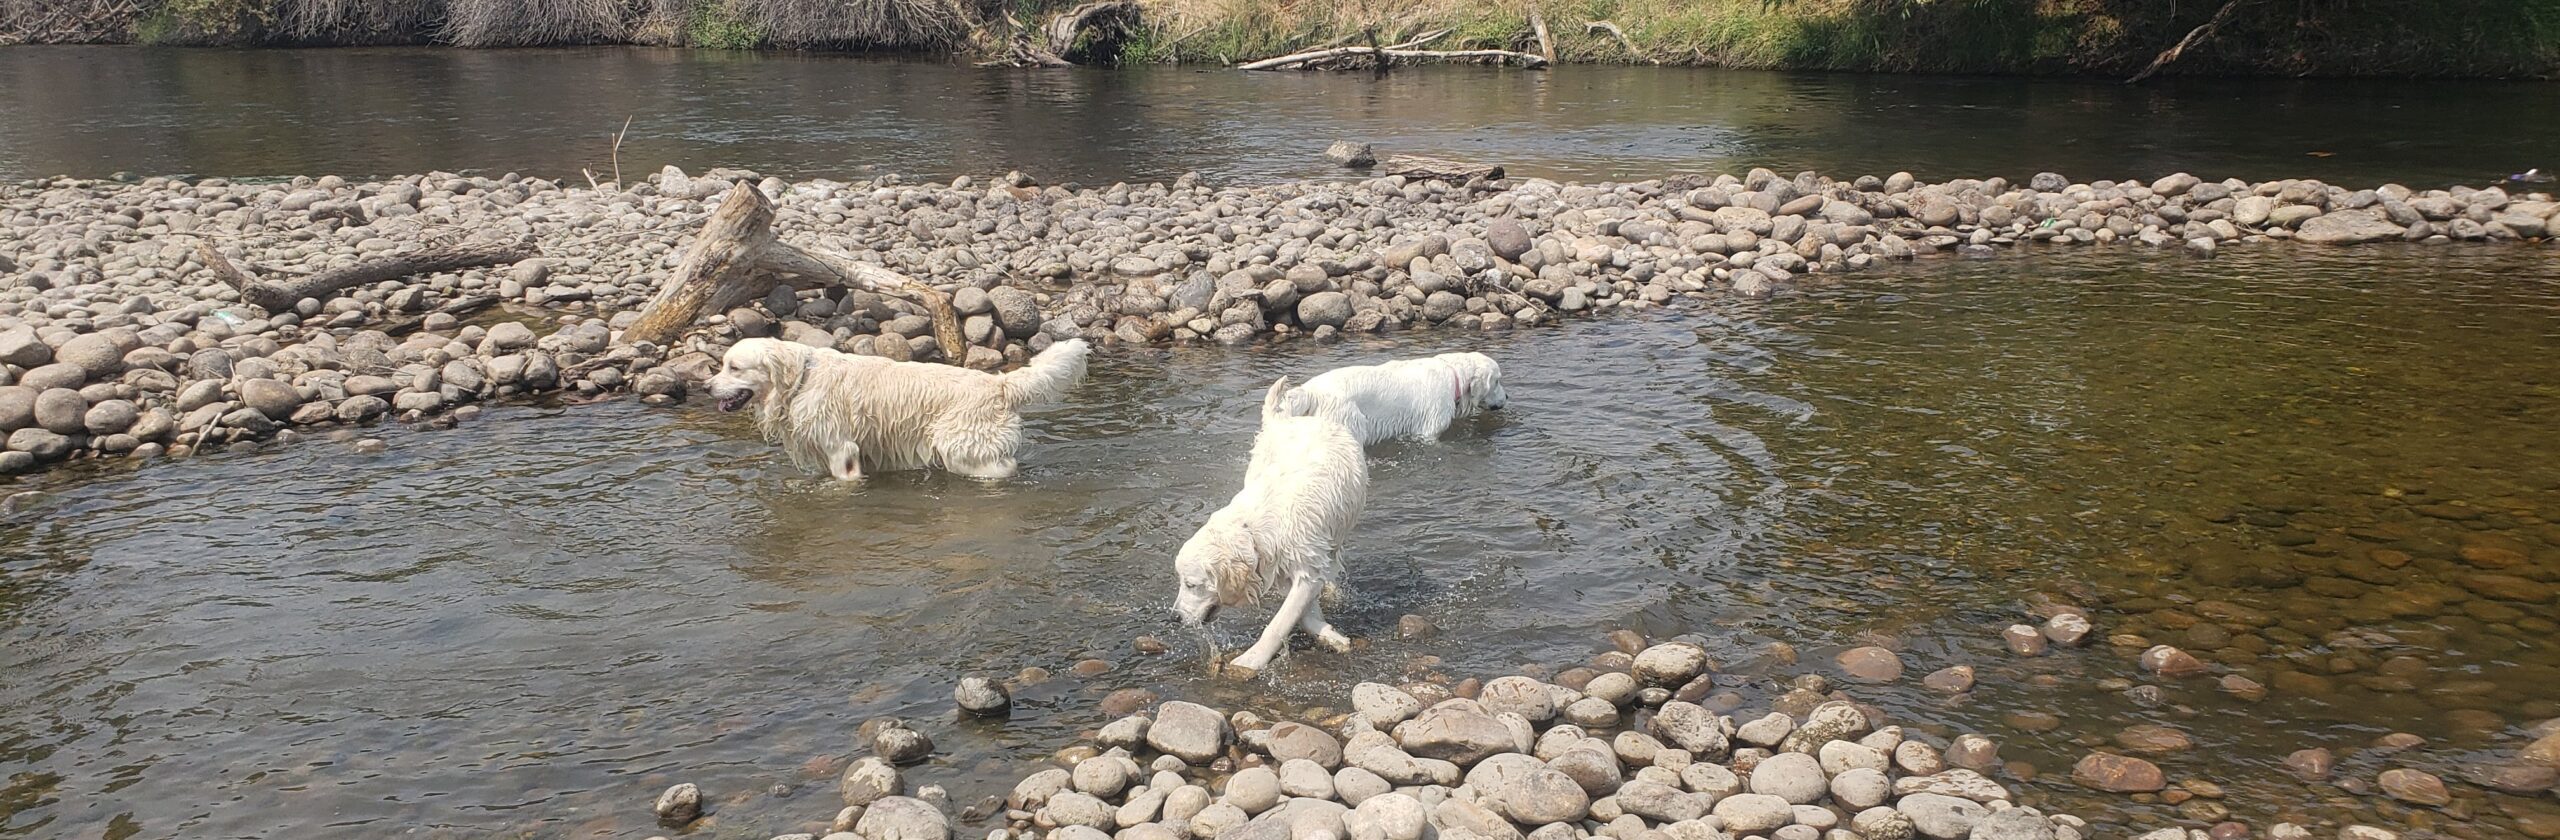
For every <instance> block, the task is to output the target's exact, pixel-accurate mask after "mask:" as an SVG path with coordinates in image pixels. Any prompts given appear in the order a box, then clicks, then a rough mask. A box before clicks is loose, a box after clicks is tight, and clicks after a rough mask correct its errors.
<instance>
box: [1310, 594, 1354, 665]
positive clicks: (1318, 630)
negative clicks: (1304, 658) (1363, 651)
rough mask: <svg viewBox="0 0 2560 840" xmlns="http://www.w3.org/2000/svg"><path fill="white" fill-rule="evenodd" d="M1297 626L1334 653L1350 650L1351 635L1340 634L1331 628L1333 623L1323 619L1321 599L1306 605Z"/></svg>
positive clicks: (1340, 632)
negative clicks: (1305, 611)
mask: <svg viewBox="0 0 2560 840" xmlns="http://www.w3.org/2000/svg"><path fill="white" fill-rule="evenodd" d="M1298 627H1299V629H1302V630H1305V631H1307V635H1310V636H1314V637H1316V642H1317V643H1318V644H1322V645H1324V646H1325V647H1326V648H1328V649H1331V650H1332V651H1333V652H1335V653H1349V652H1351V637H1349V636H1345V635H1342V631H1340V630H1336V629H1333V625H1332V624H1330V623H1327V622H1326V621H1325V620H1324V603H1323V599H1317V601H1316V603H1311V604H1308V605H1307V614H1306V616H1305V617H1302V618H1300V619H1298Z"/></svg>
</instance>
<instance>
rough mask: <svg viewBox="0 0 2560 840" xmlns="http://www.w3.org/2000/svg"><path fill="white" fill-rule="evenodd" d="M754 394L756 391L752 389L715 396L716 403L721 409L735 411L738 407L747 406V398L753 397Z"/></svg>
mask: <svg viewBox="0 0 2560 840" xmlns="http://www.w3.org/2000/svg"><path fill="white" fill-rule="evenodd" d="M755 395H756V392H754V391H739V392H737V393H734V394H730V395H727V396H723V397H717V398H716V399H717V400H718V402H717V405H718V407H719V409H720V410H721V411H736V410H738V409H741V408H745V407H746V406H747V400H749V399H752V398H754V397H755Z"/></svg>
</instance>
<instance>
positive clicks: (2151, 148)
mask: <svg viewBox="0 0 2560 840" xmlns="http://www.w3.org/2000/svg"><path fill="white" fill-rule="evenodd" d="M626 119H627V120H629V124H630V131H629V133H628V134H627V136H626V138H625V142H624V144H623V146H622V149H621V156H622V163H623V168H624V171H625V174H626V175H627V176H629V177H638V176H640V175H643V174H646V173H650V172H655V171H657V168H658V167H659V166H661V165H663V164H667V163H675V164H677V165H680V166H683V167H684V168H685V169H687V170H689V171H693V172H700V171H702V170H704V169H707V168H710V167H714V166H744V167H749V168H753V169H756V170H758V171H762V172H766V173H769V174H776V175H782V176H784V177H790V178H802V177H834V178H848V177H861V176H862V175H864V174H866V173H869V172H874V171H881V172H897V173H902V174H907V175H922V176H932V177H940V178H948V177H951V176H953V175H975V176H980V177H984V176H987V175H995V174H1001V173H1003V172H1005V171H1006V170H1009V169H1020V170H1022V171H1024V172H1027V173H1030V174H1031V175H1033V176H1035V177H1038V178H1041V179H1044V180H1046V181H1049V182H1052V183H1054V182H1061V181H1082V182H1085V183H1088V184H1107V183H1110V182H1112V181H1118V180H1127V181H1140V180H1170V179H1172V178H1173V177H1174V176H1176V175H1179V174H1181V173H1183V172H1184V171H1187V170H1197V171H1199V172H1200V173H1202V174H1203V175H1206V176H1208V177H1209V178H1210V179H1211V182H1212V183H1223V182H1234V181H1247V182H1258V181H1267V180H1271V179H1275V178H1298V177H1328V176H1334V175H1338V174H1340V172H1341V170H1339V169H1335V168H1332V167H1331V166H1330V165H1329V164H1327V163H1326V162H1325V161H1324V160H1323V159H1322V158H1321V157H1319V156H1318V152H1320V151H1321V150H1322V149H1323V148H1324V146H1325V145H1326V144H1327V143H1330V142H1332V141H1333V140H1335V139H1339V138H1348V139H1355V140H1364V141H1372V142H1375V143H1377V144H1378V145H1379V147H1380V148H1381V149H1384V150H1387V151H1402V152H1422V153H1428V154H1439V155H1448V156H1458V157H1466V158H1473V159H1478V160H1484V161H1487V162H1492V163H1500V164H1504V165H1507V166H1509V167H1511V168H1512V170H1513V171H1515V172H1518V173H1521V174H1527V175H1540V176H1548V177H1557V178H1571V179H1576V180H1584V181H1590V180H1600V179H1620V180H1631V179H1641V178H1656V177H1661V176H1663V175H1666V174H1673V173H1678V172H1719V171H1727V170H1731V171H1734V172H1737V173H1739V172H1741V171H1744V170H1747V169H1749V168H1750V167H1754V166H1766V167H1769V168H1771V169H1775V170H1777V171H1779V172H1781V173H1784V174H1794V173H1795V172H1797V171H1799V170H1804V169H1815V170H1820V171H1822V172H1824V173H1826V174H1832V175H1838V176H1842V177H1854V176H1857V175H1879V176H1881V175H1886V174H1889V173H1892V172H1894V171H1895V170H1910V171H1911V172H1912V173H1914V174H1916V175H1919V176H1920V177H1921V178H1923V179H1926V180H1941V179H1947V178H1986V177H1990V176H1993V175H2002V176H2007V177H2008V178H2010V179H2011V180H2013V181H2021V182H2023V181H2024V180H2025V179H2026V178H2027V177H2028V176H2029V175H2033V174H2035V173H2036V172H2038V171H2040V170H2052V171H2057V172H2061V173H2063V174H2065V175H2068V176H2071V177H2072V178H2074V179H2075V180H2079V181H2092V180H2098V179H2116V180H2121V179H2125V178H2142V179H2145V180H2148V179H2151V178H2157V177H2159V176H2161V175H2165V174H2168V173H2170V172H2174V171H2177V170H2181V169H2184V170H2190V171H2193V172H2194V173H2196V174H2197V175H2200V176H2203V177H2205V178H2208V179H2220V178H2226V177H2238V178H2247V179H2250V180H2270V179H2277V178H2322V179H2327V180H2328V181H2330V182H2331V183H2336V184H2343V185H2350V186H2353V187H2369V186H2377V185H2379V184H2381V183H2383V182H2385V181H2400V182H2403V183H2406V184H2409V185H2411V186H2416V187H2439V186H2445V185H2449V184H2454V183H2464V184H2474V185H2477V184H2482V183H2485V182H2486V181H2488V180H2489V179H2494V178H2500V177H2504V176H2505V175H2507V174H2508V173H2514V172H2522V171H2524V170H2525V169H2527V168H2530V167H2540V168H2541V169H2543V170H2544V171H2553V170H2560V157H2556V155H2560V84H2555V83H2552V82H2512V83H2510V82H2481V81H2464V82H2454V83H2444V82H2434V81H2424V82H2395V81H2378V80H2377V81H2336V80H2316V81H2306V80H2284V79H2252V80H2246V81H2234V80H2227V79H2173V80H2166V81H2164V82H2162V83H2158V84H2153V85H2147V86H2143V87H2128V86H2126V85H2123V84H2120V83H2118V82H2117V81H2116V80H2112V79H2018V78H2006V77H1955V76H1902V75H1884V74H1848V73H1775V72H1756V71H1731V70H1701V69H1680V68H1661V67H1566V68H1561V69H1557V70H1554V71H1547V72H1539V71H1521V70H1512V71H1503V70H1493V69H1476V68H1445V67H1444V68H1417V69H1411V70H1399V71H1397V72H1395V73H1394V74H1391V75H1389V76H1387V77H1386V78H1385V79H1376V78H1372V77H1371V76H1370V75H1369V74H1366V73H1245V72H1239V71H1234V70H1225V69H1218V68H1213V67H1184V68H1164V67H1144V68H1131V69H1123V70H1105V69H1080V70H1069V71H1047V70H1036V71H1035V70H1011V69H983V68H975V67H968V66H957V65H950V64H939V63H933V62H917V61H896V62H891V61H879V60H872V59H863V58H856V57H848V56H840V55H804V54H790V53H781V54H764V55H758V54H746V53H721V52H709V51H686V50H657V49H640V48H628V47H601V48H592V49H536V50H484V51H473V50H451V49H435V48H394V49H324V50H214V49H155V48H143V47H11V48H7V49H0V178H9V179H19V178H30V177H39V176H47V175H56V174H73V175H81V176H86V177H104V176H106V175H108V174H110V173H113V172H117V171H130V172H135V173H139V174H143V175H156V174H172V173H199V174H204V175H221V176H226V177H256V176H264V177H286V176H294V175H311V176H319V175H328V174H336V175H346V176H349V177H355V176H383V175H408V174H414V173H418V172H424V171H428V170H434V169H444V170H461V169H473V170H486V171H489V172H492V173H499V172H506V171H509V170H514V171H521V172H524V173H526V174H530V175H540V176H544V177H551V178H566V179H569V180H571V181H576V182H581V183H583V182H584V180H585V179H584V178H583V177H582V176H581V175H580V170H581V169H592V170H593V171H595V172H597V173H600V174H599V176H598V177H601V178H610V177H612V160H613V144H612V142H611V140H610V138H611V137H612V136H613V135H614V134H615V133H616V132H617V131H619V130H621V129H622V128H623V126H624V121H625V120H626Z"/></svg>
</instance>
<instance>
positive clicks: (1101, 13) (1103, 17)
mask: <svg viewBox="0 0 2560 840" xmlns="http://www.w3.org/2000/svg"><path fill="white" fill-rule="evenodd" d="M1137 16H1138V2H1137V0H1098V2H1093V3H1086V4H1083V5H1080V6H1077V7H1075V8H1072V9H1068V10H1066V11H1065V12H1064V13H1061V14H1059V15H1058V16H1057V17H1053V18H1050V19H1049V25H1048V26H1045V27H1042V32H1041V34H1043V35H1045V36H1047V39H1048V48H1049V54H1051V55H1057V56H1064V55H1066V54H1068V53H1071V52H1074V51H1075V49H1076V39H1078V38H1081V37H1083V36H1084V30H1085V28H1086V27H1093V26H1104V25H1117V24H1119V23H1122V22H1124V21H1126V20H1127V19H1130V18H1135V17H1137Z"/></svg>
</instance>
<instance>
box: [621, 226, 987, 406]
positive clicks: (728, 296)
mask: <svg viewBox="0 0 2560 840" xmlns="http://www.w3.org/2000/svg"><path fill="white" fill-rule="evenodd" d="M777 285H790V286H794V287H798V288H811V287H828V286H842V287H845V288H851V289H861V290H864V291H869V292H876V293H879V294H884V295H889V296H892V297H897V298H900V299H903V300H907V301H911V302H914V303H916V304H918V305H920V306H922V307H924V309H925V312H926V314H928V315H930V316H932V318H933V334H934V343H935V344H937V345H939V346H940V347H941V350H942V356H943V361H944V362H947V363H949V364H955V365H957V364H966V363H967V362H968V358H969V356H968V351H969V346H968V341H967V337H966V335H965V334H964V333H963V332H962V331H961V328H960V314H959V312H958V311H957V310H955V309H953V308H952V307H951V297H950V296H949V295H945V294H943V293H942V291H941V290H939V289H935V288H933V287H932V286H928V285H925V284H924V283H920V282H917V281H916V280H914V279H913V278H909V277H907V276H906V275H903V274H899V273H897V272H895V271H891V270H889V269H888V268H885V267H882V266H877V265H871V264H868V263H862V262H856V261H854V260H853V259H852V258H850V257H846V256H844V255H841V254H835V253H831V252H827V251H813V250H807V249H803V248H800V247H798V246H795V245H791V244H789V243H785V242H781V241H778V240H776V239H775V238H774V233H773V202H772V201H771V200H769V199H767V198H765V195H764V192H763V191H761V190H758V189H756V188H755V187H754V186H753V185H751V184H747V183H744V182H741V183H739V184H738V185H737V186H736V187H733V188H731V189H730V190H729V195H728V197H726V198H724V199H722V200H721V202H720V208H719V209H718V210H715V211H712V213H711V218H710V219H708V220H706V221H704V222H703V225H702V233H700V234H698V235H696V236H695V237H694V239H693V244H692V245H690V246H688V247H687V248H686V249H685V253H684V258H683V259H682V260H681V261H680V262H678V263H677V264H676V268H675V270H674V271H673V272H670V273H669V274H668V275H667V280H666V283H665V285H662V286H660V287H658V294H657V296H656V297H653V298H651V299H650V300H649V304H648V305H647V306H645V307H642V308H641V310H640V318H639V320H637V321H635V322H633V323H632V324H631V326H630V327H628V328H626V329H624V330H623V331H622V340H623V341H624V342H625V343H636V342H642V341H646V342H650V343H653V344H657V345H659V346H666V345H670V344H673V343H674V342H675V340H676V339H677V338H679V337H682V336H683V335H684V333H685V331H686V330H689V329H692V327H693V324H694V322H696V321H699V320H701V319H702V318H704V317H707V316H710V315H715V314H719V313H722V312H726V311H729V310H730V309H733V308H736V307H739V306H744V305H746V304H747V303H749V302H752V301H755V300H757V299H760V298H763V297H764V296H765V295H766V294H767V293H769V292H772V291H773V289H774V287H775V286H777Z"/></svg>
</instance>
